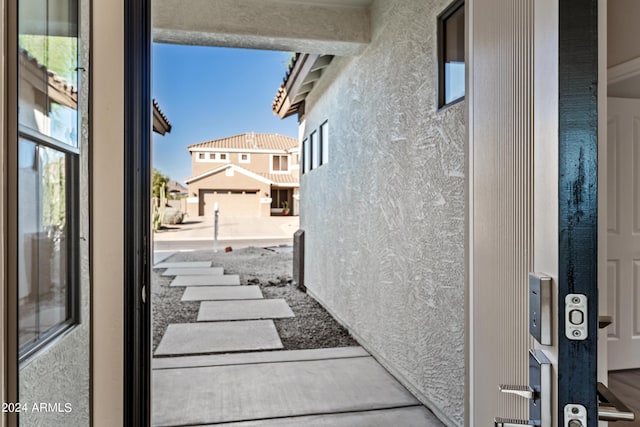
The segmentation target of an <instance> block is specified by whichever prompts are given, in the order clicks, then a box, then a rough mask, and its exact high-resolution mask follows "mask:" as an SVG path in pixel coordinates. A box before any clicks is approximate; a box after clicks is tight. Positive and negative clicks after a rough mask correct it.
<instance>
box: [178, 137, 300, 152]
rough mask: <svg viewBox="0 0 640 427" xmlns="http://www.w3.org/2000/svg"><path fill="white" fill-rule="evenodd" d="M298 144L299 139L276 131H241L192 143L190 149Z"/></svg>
mask: <svg viewBox="0 0 640 427" xmlns="http://www.w3.org/2000/svg"><path fill="white" fill-rule="evenodd" d="M297 146H298V139H297V138H293V137H290V136H284V135H278V134H275V133H255V132H250V133H241V134H239V135H234V136H228V137H226V138H220V139H214V140H212V141H206V142H201V143H199V144H192V145H189V146H188V147H187V149H188V150H189V151H198V149H238V150H273V151H287V150H289V149H291V148H294V147H297Z"/></svg>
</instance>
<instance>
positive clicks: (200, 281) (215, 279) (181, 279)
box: [169, 274, 240, 286]
mask: <svg viewBox="0 0 640 427" xmlns="http://www.w3.org/2000/svg"><path fill="white" fill-rule="evenodd" d="M238 285H240V276H238V275H237V274H223V275H219V276H176V278H175V279H173V281H172V282H171V284H170V285H169V286H238Z"/></svg>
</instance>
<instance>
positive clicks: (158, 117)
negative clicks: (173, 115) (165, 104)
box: [153, 99, 171, 135]
mask: <svg viewBox="0 0 640 427" xmlns="http://www.w3.org/2000/svg"><path fill="white" fill-rule="evenodd" d="M153 131H154V132H157V133H159V134H160V135H164V134H166V133H168V132H171V123H169V119H167V116H165V115H164V113H163V112H162V110H161V109H160V105H159V104H158V102H157V101H156V100H155V99H154V100H153Z"/></svg>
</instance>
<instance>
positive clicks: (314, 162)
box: [309, 130, 320, 170]
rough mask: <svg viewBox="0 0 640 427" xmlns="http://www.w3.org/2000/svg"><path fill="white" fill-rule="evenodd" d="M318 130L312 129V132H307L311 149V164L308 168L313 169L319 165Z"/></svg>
mask: <svg viewBox="0 0 640 427" xmlns="http://www.w3.org/2000/svg"><path fill="white" fill-rule="evenodd" d="M318 136H319V135H318V131H317V130H314V131H313V132H311V133H310V134H309V142H310V144H309V145H310V146H311V147H310V149H311V156H310V157H311V165H309V166H310V170H314V169H317V168H318V167H320V158H319V156H320V138H318Z"/></svg>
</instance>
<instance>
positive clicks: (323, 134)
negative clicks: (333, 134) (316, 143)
mask: <svg viewBox="0 0 640 427" xmlns="http://www.w3.org/2000/svg"><path fill="white" fill-rule="evenodd" d="M318 133H319V134H320V166H322V165H326V164H327V163H329V120H325V121H324V123H322V124H321V125H320V131H319V132H318Z"/></svg>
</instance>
